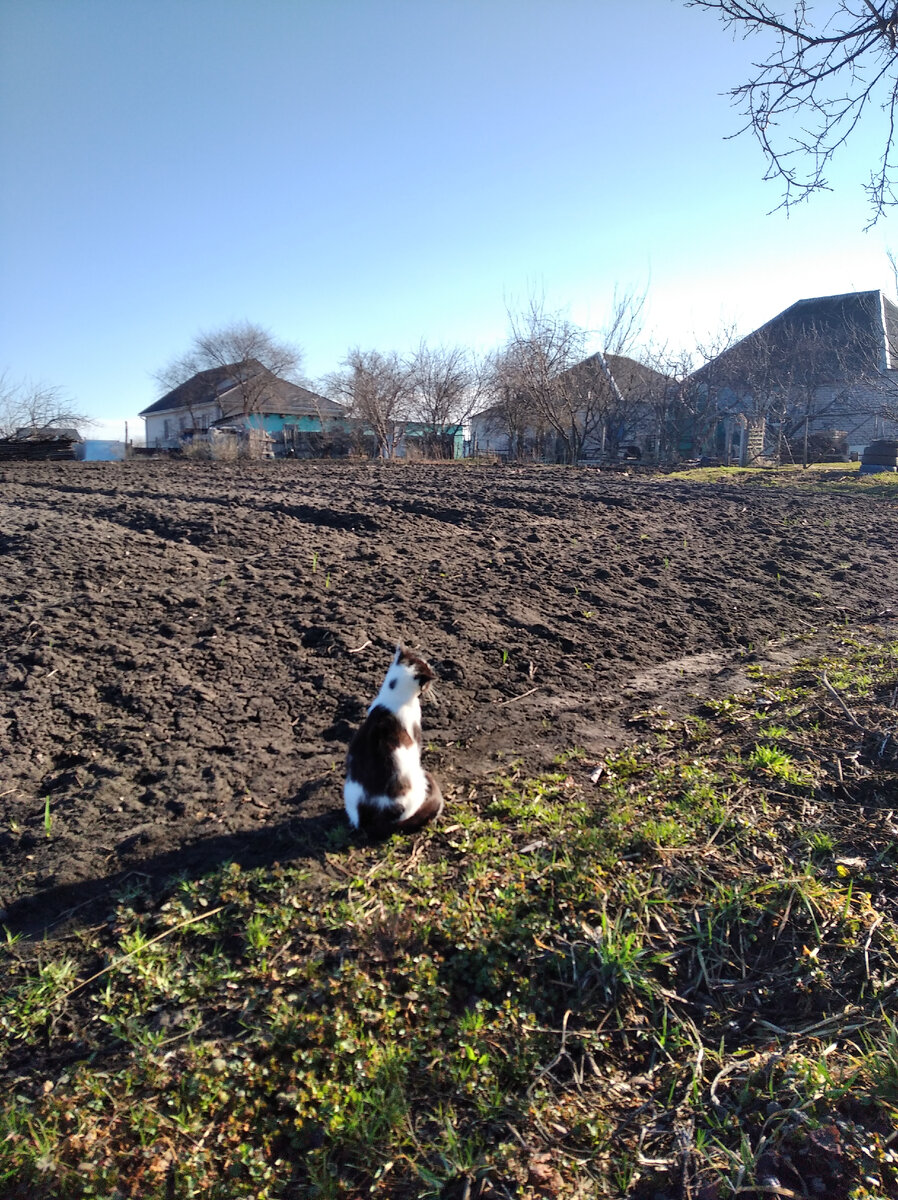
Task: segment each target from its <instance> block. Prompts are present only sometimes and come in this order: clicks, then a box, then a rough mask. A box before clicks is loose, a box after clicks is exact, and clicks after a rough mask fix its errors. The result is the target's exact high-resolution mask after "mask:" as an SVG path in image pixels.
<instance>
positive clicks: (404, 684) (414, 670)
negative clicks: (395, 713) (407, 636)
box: [384, 642, 436, 705]
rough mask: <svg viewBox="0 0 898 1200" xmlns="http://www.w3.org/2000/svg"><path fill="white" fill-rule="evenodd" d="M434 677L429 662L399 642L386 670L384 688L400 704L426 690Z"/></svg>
mask: <svg viewBox="0 0 898 1200" xmlns="http://www.w3.org/2000/svg"><path fill="white" fill-rule="evenodd" d="M435 677H436V675H435V672H434V669H433V667H431V665H430V663H428V662H425V660H424V659H423V658H422V657H421V656H420V654H415V652H414V651H413V650H407V649H406V647H405V646H403V645H402V643H401V642H400V643H399V645H398V646H397V647H396V653H395V654H394V655H393V661H392V662H391V663H390V669H389V670H388V671H387V678H386V679H385V680H384V689H385V690H386V691H387V692H388V693H393V695H392V697H391V698H393V699H395V701H396V704H397V705H402V704H406V703H407V702H408V701H409V700H412V699H413V698H414V697H415V696H418V695H420V694H421V692H425V691H427V689H428V688H429V687H430V685H431V683H432V682H433V680H434V679H435Z"/></svg>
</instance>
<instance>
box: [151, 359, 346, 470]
mask: <svg viewBox="0 0 898 1200" xmlns="http://www.w3.org/2000/svg"><path fill="white" fill-rule="evenodd" d="M139 415H140V416H141V417H142V418H143V420H144V424H145V428H146V444H147V448H148V449H151V450H152V449H156V450H177V449H181V448H183V447H184V446H185V445H188V444H190V443H196V442H197V441H212V440H214V439H216V437H217V436H221V437H226V436H228V435H229V436H230V437H231V438H232V439H243V440H244V441H248V440H255V441H256V442H257V443H259V444H260V445H263V446H265V447H267V448H269V449H268V450H266V452H270V453H273V454H274V455H275V456H278V457H280V456H283V455H288V454H290V455H292V454H295V455H309V454H314V453H318V452H320V451H321V449H322V443H323V442H325V441H327V440H333V441H335V442H340V443H341V444H342V442H343V441H347V440H348V425H347V423H346V420H345V417H346V412H345V409H344V408H343V406H342V405H340V404H337V403H336V402H335V401H333V400H328V399H327V398H326V397H325V396H319V395H317V394H316V393H315V392H311V391H309V390H308V389H307V388H304V387H301V386H300V385H299V384H295V383H290V382H289V381H288V380H286V379H280V378H278V376H276V375H273V374H272V373H271V372H270V371H268V370H266V369H265V368H264V367H263V366H262V365H261V364H260V363H258V362H252V363H250V364H245V363H240V364H233V365H231V366H223V367H211V368H210V369H209V370H206V371H200V372H198V373H197V374H196V375H193V376H192V377H191V378H190V379H188V380H186V381H185V382H184V383H182V384H179V386H178V387H176V388H173V389H172V390H171V391H170V392H167V393H166V394H165V395H164V396H162V397H161V399H159V400H157V401H156V402H155V403H154V404H151V405H150V406H149V407H148V408H145V409H144V410H143V412H141V413H140V414H139Z"/></svg>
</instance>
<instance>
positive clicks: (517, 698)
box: [496, 687, 539, 708]
mask: <svg viewBox="0 0 898 1200" xmlns="http://www.w3.org/2000/svg"><path fill="white" fill-rule="evenodd" d="M538 691H539V688H535V687H532V688H531V689H530V691H529V692H521V694H520V696H512V697H511V699H510V700H500V701H499V704H498V705H497V706H496V707H497V708H504V707H505V705H506V704H514V702H515V700H523V699H524V697H525V696H532V695H533V693H534V692H538Z"/></svg>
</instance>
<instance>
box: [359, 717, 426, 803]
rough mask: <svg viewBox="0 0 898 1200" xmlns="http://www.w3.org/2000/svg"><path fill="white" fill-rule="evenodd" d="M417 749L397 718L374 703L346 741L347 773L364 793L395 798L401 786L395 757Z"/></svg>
mask: <svg viewBox="0 0 898 1200" xmlns="http://www.w3.org/2000/svg"><path fill="white" fill-rule="evenodd" d="M416 752H417V745H416V742H415V740H414V738H413V737H412V736H411V734H410V733H409V732H408V731H407V729H406V728H405V726H404V725H403V723H402V721H400V719H399V717H397V715H396V714H395V713H394V712H391V711H390V710H389V709H388V708H385V707H384V705H382V704H375V705H374V707H373V708H372V709H371V711H370V712H369V713H368V715H367V717H366V718H365V720H364V721H363V722H362V724H361V725H360V726H359V728H358V729H357V730H356V732H355V735H354V736H353V739H352V741H351V742H350V743H349V750H348V751H347V755H346V766H347V774H348V775H349V776H350V778H351V779H353V780H354V781H355V782H356V783H358V784H360V785H361V787H362V789H363V791H364V792H365V793H366V794H367V795H369V796H387V797H389V798H390V799H395V798H396V797H397V796H398V795H399V793H400V792H401V791H402V785H403V781H402V779H401V773H400V772H399V771H397V769H396V768H397V759H401V758H405V757H406V756H407V755H409V754H410V753H411V754H414V753H416Z"/></svg>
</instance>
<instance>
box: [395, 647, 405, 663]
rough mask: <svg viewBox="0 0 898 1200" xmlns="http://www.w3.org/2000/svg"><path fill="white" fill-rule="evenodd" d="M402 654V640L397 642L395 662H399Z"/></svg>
mask: <svg viewBox="0 0 898 1200" xmlns="http://www.w3.org/2000/svg"><path fill="white" fill-rule="evenodd" d="M402 654H403V645H402V642H397V643H396V653H395V654H394V655H393V662H394V663H398V662H399V661H400V660H401V658H402Z"/></svg>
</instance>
